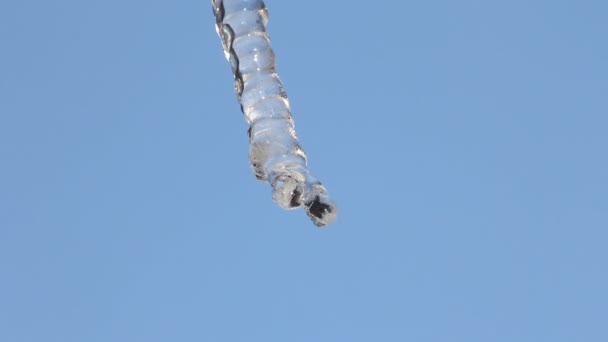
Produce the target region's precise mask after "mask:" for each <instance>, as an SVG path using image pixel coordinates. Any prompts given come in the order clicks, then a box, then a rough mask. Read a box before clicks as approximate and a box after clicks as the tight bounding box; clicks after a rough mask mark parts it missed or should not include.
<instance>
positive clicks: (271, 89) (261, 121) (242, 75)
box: [211, 0, 337, 226]
mask: <svg viewBox="0 0 608 342" xmlns="http://www.w3.org/2000/svg"><path fill="white" fill-rule="evenodd" d="M211 2H212V5H213V13H214V14H215V20H216V30H217V33H218V35H219V36H220V39H221V41H222V46H223V48H224V53H225V55H226V59H227V60H228V61H229V62H230V65H231V67H232V73H233V74H234V80H235V86H234V90H235V92H236V95H237V98H238V100H239V102H240V104H241V109H242V111H243V113H244V114H245V117H246V119H247V122H248V123H249V125H250V127H249V159H250V163H251V167H252V168H253V172H254V173H255V176H256V177H257V178H258V179H259V180H262V181H267V182H269V183H270V185H271V186H272V189H273V193H272V197H273V199H274V201H275V202H276V203H277V204H278V205H280V206H281V207H283V208H286V209H292V208H298V207H304V210H305V211H306V214H307V215H308V216H309V217H310V218H311V220H312V221H313V223H314V224H315V225H317V226H325V225H327V224H329V223H331V222H333V221H334V220H335V219H336V215H337V209H336V206H335V205H334V204H333V203H332V202H331V201H330V200H329V198H328V196H327V190H326V189H325V187H324V186H323V185H322V184H321V182H319V181H318V180H317V179H316V178H314V177H313V176H312V175H311V174H310V172H309V171H308V168H307V167H306V154H305V153H304V150H302V148H301V147H300V145H299V143H298V140H297V137H296V132H295V130H294V123H293V119H292V117H291V110H290V107H289V99H288V98H287V94H286V93H285V89H284V88H283V83H282V82H281V80H280V78H279V75H278V74H277V72H276V69H275V62H274V60H275V56H274V51H273V50H272V48H271V46H270V37H269V36H268V33H267V32H266V23H267V21H268V12H267V10H266V6H265V5H264V2H263V1H262V0H212V1H211Z"/></svg>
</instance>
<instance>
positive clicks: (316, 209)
mask: <svg viewBox="0 0 608 342" xmlns="http://www.w3.org/2000/svg"><path fill="white" fill-rule="evenodd" d="M331 211H332V209H331V206H330V205H328V204H327V203H323V202H321V199H320V198H319V196H317V197H315V199H314V200H313V201H312V202H311V203H310V204H309V205H308V212H309V213H310V215H312V216H313V217H316V218H318V219H320V220H322V219H323V217H324V216H325V215H327V214H329V213H330V212H331Z"/></svg>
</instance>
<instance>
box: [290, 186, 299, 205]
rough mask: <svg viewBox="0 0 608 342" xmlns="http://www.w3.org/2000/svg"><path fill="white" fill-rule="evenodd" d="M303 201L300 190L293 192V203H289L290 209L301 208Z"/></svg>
mask: <svg viewBox="0 0 608 342" xmlns="http://www.w3.org/2000/svg"><path fill="white" fill-rule="evenodd" d="M301 199H302V192H301V191H300V190H298V189H295V190H294V191H293V195H292V196H291V201H290V202H289V207H290V208H296V207H299V206H300V205H302V202H301Z"/></svg>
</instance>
